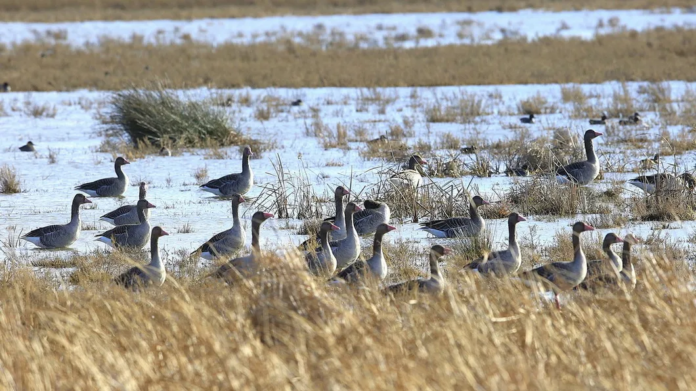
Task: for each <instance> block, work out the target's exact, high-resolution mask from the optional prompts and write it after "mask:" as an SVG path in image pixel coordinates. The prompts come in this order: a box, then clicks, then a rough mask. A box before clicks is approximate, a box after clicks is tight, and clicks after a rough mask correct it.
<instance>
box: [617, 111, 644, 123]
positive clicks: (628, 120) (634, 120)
mask: <svg viewBox="0 0 696 391" xmlns="http://www.w3.org/2000/svg"><path fill="white" fill-rule="evenodd" d="M641 120H642V117H641V116H640V114H639V113H638V112H635V113H633V115H629V116H628V117H626V119H622V120H619V125H637V124H639V123H640V122H641Z"/></svg>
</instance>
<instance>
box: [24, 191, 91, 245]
mask: <svg viewBox="0 0 696 391" xmlns="http://www.w3.org/2000/svg"><path fill="white" fill-rule="evenodd" d="M91 203H92V201H90V200H89V199H87V197H85V196H84V194H76V195H75V197H73V201H72V206H71V210H70V222H69V223H68V224H65V225H49V226H46V227H41V228H37V229H35V230H32V231H29V232H27V233H26V234H24V235H23V236H22V239H23V240H26V241H27V242H29V243H32V244H34V245H36V246H37V247H40V248H63V247H68V246H70V245H71V244H73V243H75V241H76V240H77V239H78V238H79V237H80V232H81V230H82V227H81V226H80V225H81V222H80V205H83V204H91Z"/></svg>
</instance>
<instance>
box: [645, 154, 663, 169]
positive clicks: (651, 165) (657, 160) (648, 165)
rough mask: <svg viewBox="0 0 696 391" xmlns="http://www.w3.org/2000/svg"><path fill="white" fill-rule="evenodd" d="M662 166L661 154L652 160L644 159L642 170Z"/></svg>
mask: <svg viewBox="0 0 696 391" xmlns="http://www.w3.org/2000/svg"><path fill="white" fill-rule="evenodd" d="M659 164H660V154H659V153H658V154H655V156H653V157H652V158H648V159H643V160H641V161H640V168H642V169H643V170H650V169H652V168H655V166H659Z"/></svg>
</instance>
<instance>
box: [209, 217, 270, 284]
mask: <svg viewBox="0 0 696 391" xmlns="http://www.w3.org/2000/svg"><path fill="white" fill-rule="evenodd" d="M273 217H275V216H273V215H272V214H270V213H266V212H261V211H258V212H256V213H254V215H253V216H251V253H250V254H249V255H246V256H243V257H238V258H235V259H232V260H230V261H229V262H227V263H225V264H224V265H222V266H220V267H219V268H217V269H216V270H215V271H214V272H213V273H211V274H209V275H208V277H213V278H220V279H223V280H225V281H226V282H231V281H232V280H233V279H234V276H235V274H237V273H238V274H239V275H240V276H243V277H248V276H250V275H252V274H253V273H254V272H255V271H256V269H257V268H258V261H257V258H258V256H259V255H261V244H260V239H261V224H263V223H264V222H265V221H266V220H268V219H271V218H273Z"/></svg>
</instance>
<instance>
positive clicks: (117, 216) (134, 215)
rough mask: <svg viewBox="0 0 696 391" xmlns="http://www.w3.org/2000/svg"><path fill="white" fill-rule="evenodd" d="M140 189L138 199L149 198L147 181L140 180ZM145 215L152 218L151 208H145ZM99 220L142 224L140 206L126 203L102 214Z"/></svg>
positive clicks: (111, 222)
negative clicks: (139, 213) (139, 216)
mask: <svg viewBox="0 0 696 391" xmlns="http://www.w3.org/2000/svg"><path fill="white" fill-rule="evenodd" d="M139 190H140V191H139V194H138V200H144V199H145V198H147V183H145V182H140V186H139ZM145 217H146V218H148V219H149V218H150V209H145ZM99 220H101V221H106V222H107V223H109V224H111V225H116V226H118V225H129V224H140V219H139V218H138V206H137V205H124V206H122V207H120V208H118V209H115V210H112V211H111V212H109V213H107V214H105V215H103V216H101V217H100V218H99Z"/></svg>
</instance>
